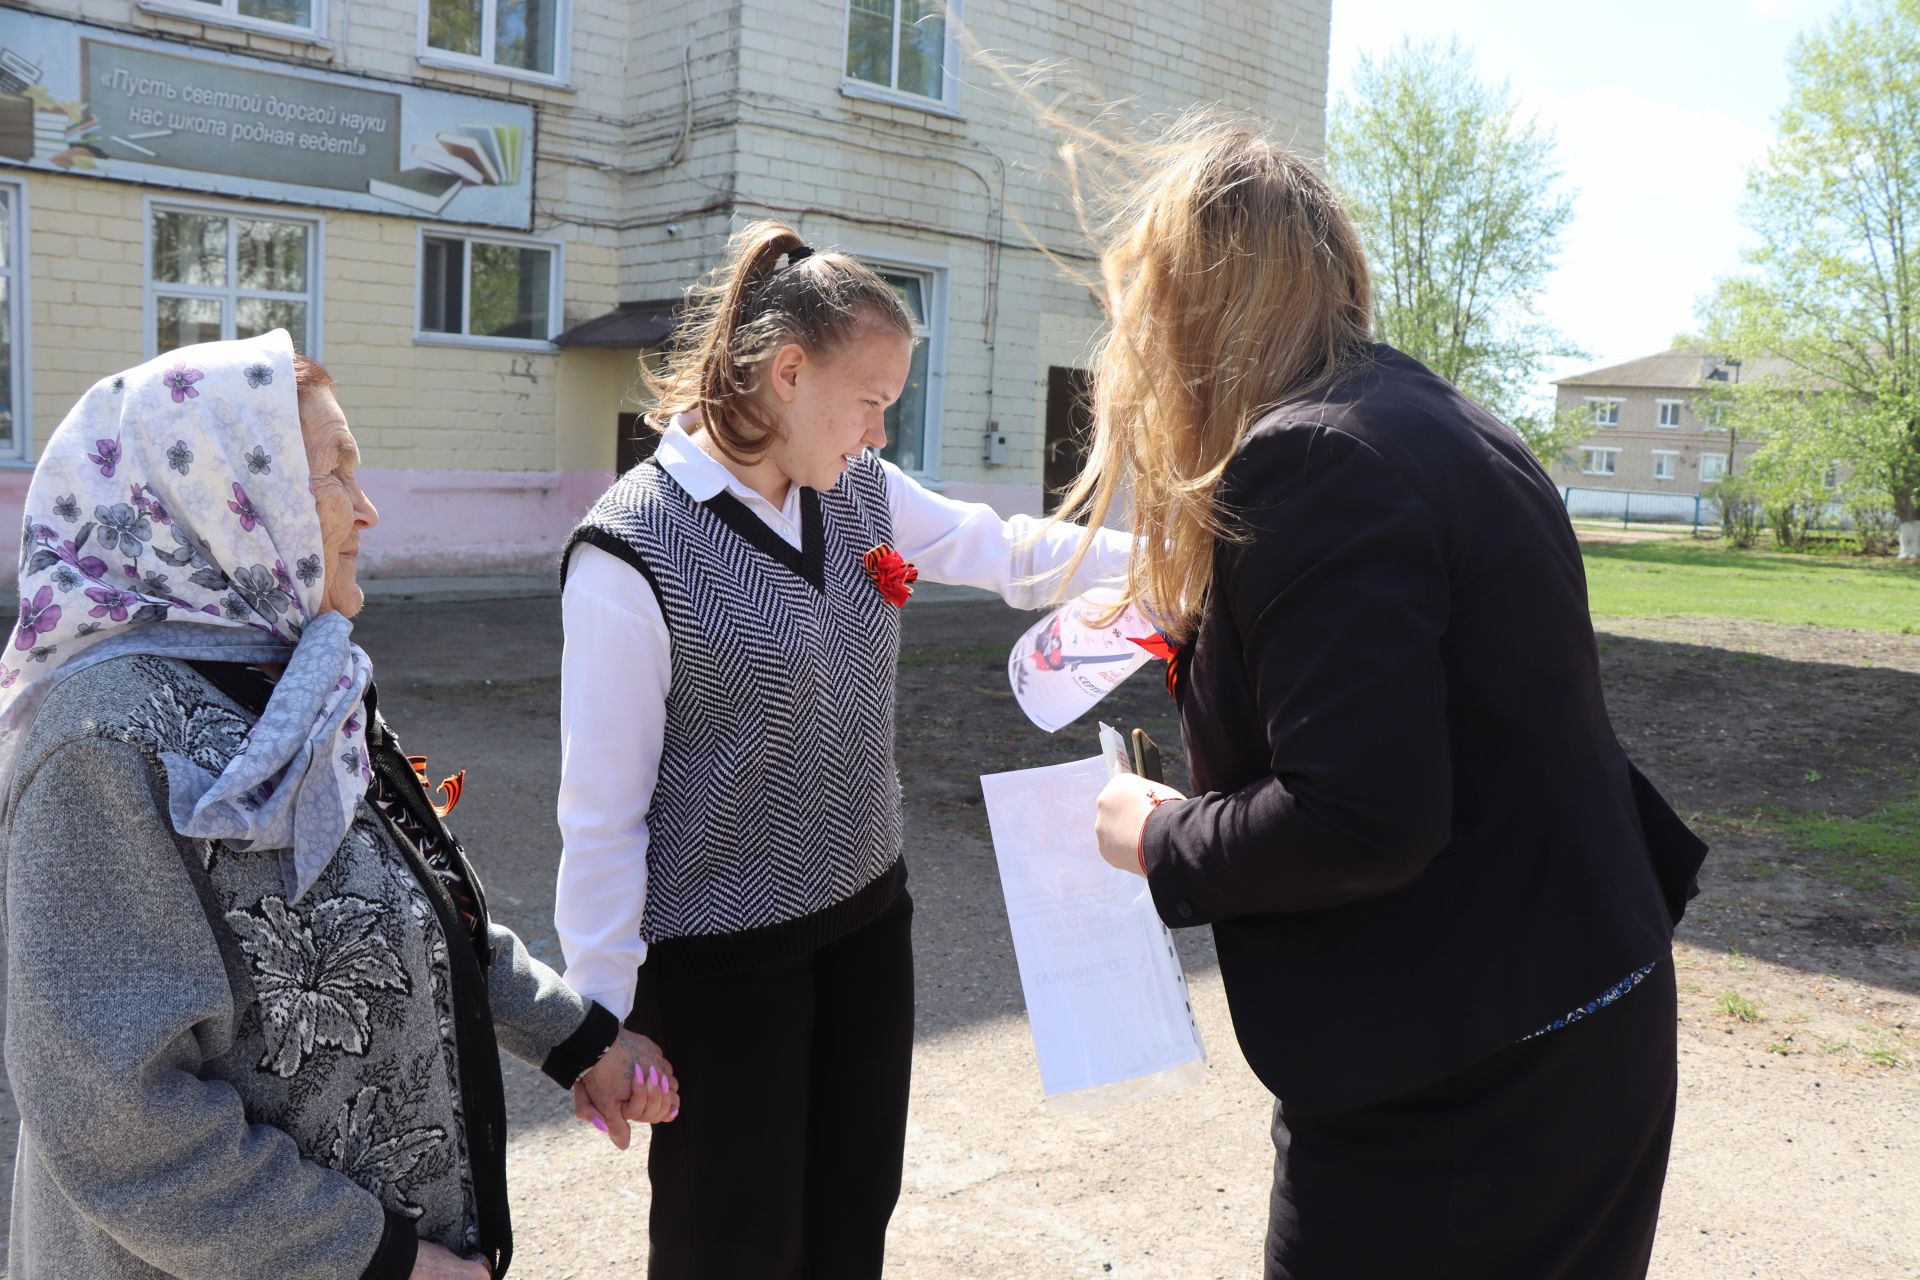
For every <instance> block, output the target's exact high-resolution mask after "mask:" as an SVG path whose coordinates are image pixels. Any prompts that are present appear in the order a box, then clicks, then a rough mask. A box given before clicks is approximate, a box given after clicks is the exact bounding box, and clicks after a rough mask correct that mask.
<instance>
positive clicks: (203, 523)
mask: <svg viewBox="0 0 1920 1280" xmlns="http://www.w3.org/2000/svg"><path fill="white" fill-rule="evenodd" d="M324 572H325V564H324V553H323V549H322V545H321V539H320V519H319V515H318V513H317V511H316V510H315V507H314V499H313V493H312V488H311V485H310V482H309V477H308V472H307V455H306V449H305V446H304V443H303V441H302V439H301V435H300V406H299V399H298V394H297V392H296V390H295V388H294V383H293V344H292V342H291V340H290V339H289V338H288V336H287V333H286V331H285V330H283V329H276V330H275V331H273V332H272V333H268V334H263V335H261V336H260V337H257V338H248V339H246V340H244V341H240V342H211V343H206V344H203V345H201V346H195V347H184V348H181V349H180V350H178V351H174V352H170V353H168V354H166V355H163V356H160V357H159V358H158V359H154V360H149V361H148V362H147V363H145V364H143V365H141V366H139V367H138V368H136V369H131V370H128V371H127V372H126V373H123V374H120V375H118V376H116V377H113V378H107V379H104V380H102V381H100V382H99V383H96V384H95V385H94V387H93V389H92V390H90V391H88V392H87V394H86V395H85V396H83V397H82V398H81V400H80V403H78V404H77V405H75V406H74V407H73V411H72V412H70V413H69V414H67V417H66V420H65V421H63V422H62V423H61V424H60V426H59V429H58V430H56V431H55V432H54V433H53V435H52V437H51V438H49V439H48V441H47V443H46V447H45V449H43V450H42V452H41V455H40V461H39V464H38V465H37V466H36V467H35V468H34V473H33V483H32V485H31V487H30V488H29V489H28V490H27V503H26V527H25V529H24V531H23V534H22V542H21V550H20V613H19V618H18V619H17V621H16V623H15V626H14V629H13V633H12V635H11V636H10V637H9V638H8V639H7V640H6V642H5V651H4V656H0V795H5V794H6V791H5V789H4V788H5V787H6V785H7V784H8V782H9V780H10V775H11V773H12V770H13V764H14V757H15V754H16V753H17V751H18V749H19V745H20V743H21V741H22V740H23V739H24V738H25V736H26V732H27V729H28V727H29V726H30V724H31V723H32V719H33V715H34V713H35V712H36V711H37V710H38V709H39V707H40V704H41V702H42V701H43V700H44V699H45V698H46V695H47V692H48V691H49V690H50V689H51V688H52V687H53V686H54V685H56V684H57V683H59V681H60V680H62V679H64V678H65V677H67V676H69V675H72V674H73V673H74V672H76V671H79V670H83V669H84V668H86V667H89V666H92V665H93V664H94V663H96V662H101V661H104V660H106V659H107V658H112V657H120V656H123V655H126V654H132V653H145V654H155V655H160V656H165V657H178V658H199V659H211V660H214V661H226V662H245V663H266V664H284V665H285V667H286V671H285V673H284V674H283V675H282V676H281V677H280V679H279V680H278V682H277V683H276V684H275V686H274V691H273V696H272V698H271V699H270V700H269V702H268V704H267V708H266V710H265V712H263V713H262V715H261V717H260V719H259V721H258V722H257V723H256V724H255V725H254V727H253V729H252V730H251V731H250V732H249V733H248V735H247V740H246V743H245V746H244V747H243V749H242V750H241V751H240V753H239V754H237V755H235V756H234V757H233V759H232V761H231V762H229V763H228V764H226V765H225V766H224V768H223V770H222V771H221V772H220V773H219V774H218V775H215V774H213V773H211V772H209V771H208V770H207V769H206V768H204V767H203V766H202V764H201V763H200V762H199V761H196V760H195V759H194V752H193V750H192V744H191V742H189V741H186V740H185V738H186V733H185V726H183V728H182V738H183V740H182V741H181V742H178V743H174V744H163V745H162V750H161V760H162V762H163V763H164V765H165V766H166V770H167V782H168V788H169V793H170V794H169V803H170V805H171V810H172V811H171V813H170V815H169V816H170V817H171V819H172V821H173V825H174V829H175V830H177V831H179V832H180V834H182V835H185V836H189V837H194V838H199V839H212V840H221V841H224V842H226V843H227V844H228V845H230V846H232V847H233V848H234V849H236V850H239V851H242V852H245V851H247V850H250V849H289V850H291V851H292V855H293V856H292V859H291V861H290V864H289V876H288V880H289V884H288V888H289V890H290V891H291V892H292V893H293V894H294V895H295V896H296V897H297V896H299V895H301V894H304V893H305V892H306V890H307V889H308V888H309V887H311V885H312V884H313V881H314V880H316V879H317V878H318V877H319V875H320V872H321V871H322V870H324V869H325V867H326V864H327V862H328V860H329V859H330V858H331V857H332V856H333V852H334V850H335V849H336V848H337V847H338V846H339V844H340V841H341V840H342V839H343V838H344V837H345V835H346V830H347V826H348V824H349V823H350V822H351V821H352V819H353V812H354V807H355V805H356V803H357V802H358V800H359V798H360V796H361V795H362V794H363V793H364V792H365V790H366V785H367V782H368V781H369V778H370V773H369V763H368V759H367V750H366V729H365V726H364V725H363V724H362V723H361V722H362V720H363V718H364V717H363V716H362V714H361V699H362V697H363V695H364V694H365V692H366V688H367V685H368V683H369V682H370V681H371V680H372V677H373V669H372V666H371V664H370V663H369V662H368V660H367V656H366V654H365V653H363V652H362V651H361V649H360V648H359V646H358V645H355V644H354V643H353V642H352V640H351V639H350V636H351V633H352V630H353V624H352V622H351V621H350V620H348V619H347V618H345V617H343V616H342V615H340V614H339V613H336V612H328V613H319V612H318V611H319V609H320V602H321V600H322V599H323V598H324V595H325V582H324ZM169 745H170V746H171V747H172V748H173V749H171V750H169V749H167V747H168V746H169Z"/></svg>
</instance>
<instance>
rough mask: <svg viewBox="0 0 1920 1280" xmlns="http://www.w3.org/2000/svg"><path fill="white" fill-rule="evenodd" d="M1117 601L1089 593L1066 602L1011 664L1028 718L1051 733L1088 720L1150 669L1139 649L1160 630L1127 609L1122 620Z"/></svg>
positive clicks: (1011, 679)
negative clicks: (1112, 615) (1126, 683)
mask: <svg viewBox="0 0 1920 1280" xmlns="http://www.w3.org/2000/svg"><path fill="white" fill-rule="evenodd" d="M1113 606H1114V597H1112V596H1109V595H1106V594H1104V593H1101V592H1088V593H1087V594H1086V595H1083V596H1077V597H1075V598H1074V599H1072V600H1069V601H1067V603H1065V604H1064V605H1061V606H1060V607H1059V608H1058V609H1055V610H1054V611H1053V612H1052V613H1050V614H1048V615H1047V616H1046V617H1044V618H1042V619H1040V621H1038V622H1036V623H1034V624H1033V626H1031V627H1029V628H1028V629H1027V633H1026V634H1025V635H1023V636H1021V637H1020V639H1019V642H1018V643H1016V644H1015V645H1014V646H1013V653H1012V655H1011V656H1009V657H1008V659H1007V680H1008V683H1010V684H1012V686H1013V696H1014V699H1015V701H1017V702H1019V704H1020V709H1021V710H1022V711H1024V712H1026V713H1027V718H1028V719H1029V720H1031V721H1033V722H1034V723H1035V724H1037V725H1039V726H1040V727H1041V728H1042V729H1045V730H1046V731H1047V732H1048V733H1053V732H1055V731H1057V730H1059V729H1061V728H1063V727H1065V726H1067V725H1070V724H1072V723H1073V722H1074V721H1075V720H1078V719H1079V718H1080V717H1081V716H1083V715H1085V714H1086V713H1087V711H1088V710H1089V709H1090V708H1091V707H1092V706H1093V704H1094V703H1096V702H1098V701H1100V699H1102V698H1104V697H1106V696H1107V695H1108V694H1109V693H1112V692H1113V691H1114V690H1115V689H1117V688H1118V687H1119V686H1120V682H1121V681H1123V680H1125V679H1126V678H1127V677H1128V676H1130V675H1132V674H1133V673H1134V672H1136V671H1138V670H1139V669H1140V668H1141V667H1142V666H1144V665H1146V663H1147V661H1148V660H1149V658H1150V657H1151V655H1150V654H1149V653H1148V651H1147V650H1146V649H1144V648H1142V647H1141V644H1142V642H1143V641H1145V640H1150V639H1157V638H1158V636H1159V634H1160V633H1159V631H1158V630H1156V629H1155V627H1154V625H1153V624H1152V623H1151V622H1148V621H1147V620H1146V619H1145V618H1143V617H1141V616H1140V611H1139V609H1138V608H1137V607H1135V606H1131V605H1129V606H1128V607H1127V608H1126V610H1125V611H1123V612H1122V613H1121V614H1120V615H1119V616H1118V617H1116V618H1113V619H1111V620H1110V621H1106V622H1105V624H1104V625H1102V620H1103V619H1104V618H1105V615H1107V614H1110V613H1112V612H1113Z"/></svg>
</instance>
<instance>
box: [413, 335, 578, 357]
mask: <svg viewBox="0 0 1920 1280" xmlns="http://www.w3.org/2000/svg"><path fill="white" fill-rule="evenodd" d="M413 344H414V345H415V346H417V347H474V348H478V349H481V350H486V351H537V352H539V353H541V354H543V355H550V356H557V355H559V354H560V348H558V347H556V346H554V345H553V343H552V342H551V341H550V340H548V339H546V338H485V337H477V336H475V335H473V334H466V333H416V334H414V335H413Z"/></svg>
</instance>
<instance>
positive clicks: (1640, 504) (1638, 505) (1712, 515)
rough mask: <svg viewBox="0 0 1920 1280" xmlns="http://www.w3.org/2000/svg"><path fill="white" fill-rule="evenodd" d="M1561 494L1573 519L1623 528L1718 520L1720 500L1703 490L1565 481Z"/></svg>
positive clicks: (1712, 523)
mask: <svg viewBox="0 0 1920 1280" xmlns="http://www.w3.org/2000/svg"><path fill="white" fill-rule="evenodd" d="M1560 496H1561V498H1562V499H1563V500H1564V501H1565V502H1566V504H1567V515H1568V516H1569V517H1570V518H1571V519H1574V520H1618V521H1619V522H1620V525H1621V527H1622V528H1625V527H1626V526H1628V525H1633V524H1665V525H1684V526H1686V527H1688V528H1692V529H1701V528H1707V527H1713V528H1717V527H1719V524H1720V504H1719V503H1718V502H1716V501H1715V500H1714V499H1712V498H1709V497H1707V496H1705V495H1704V494H1696V493H1639V492H1635V491H1634V490H1631V489H1578V488H1575V487H1573V486H1571V485H1568V486H1565V487H1563V488H1562V490H1561V494H1560Z"/></svg>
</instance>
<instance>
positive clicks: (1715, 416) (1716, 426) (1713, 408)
mask: <svg viewBox="0 0 1920 1280" xmlns="http://www.w3.org/2000/svg"><path fill="white" fill-rule="evenodd" d="M1726 426H1727V406H1725V405H1724V404H1716V405H1710V406H1708V408H1707V429H1708V430H1710V431H1724V430H1725V429H1726Z"/></svg>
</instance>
